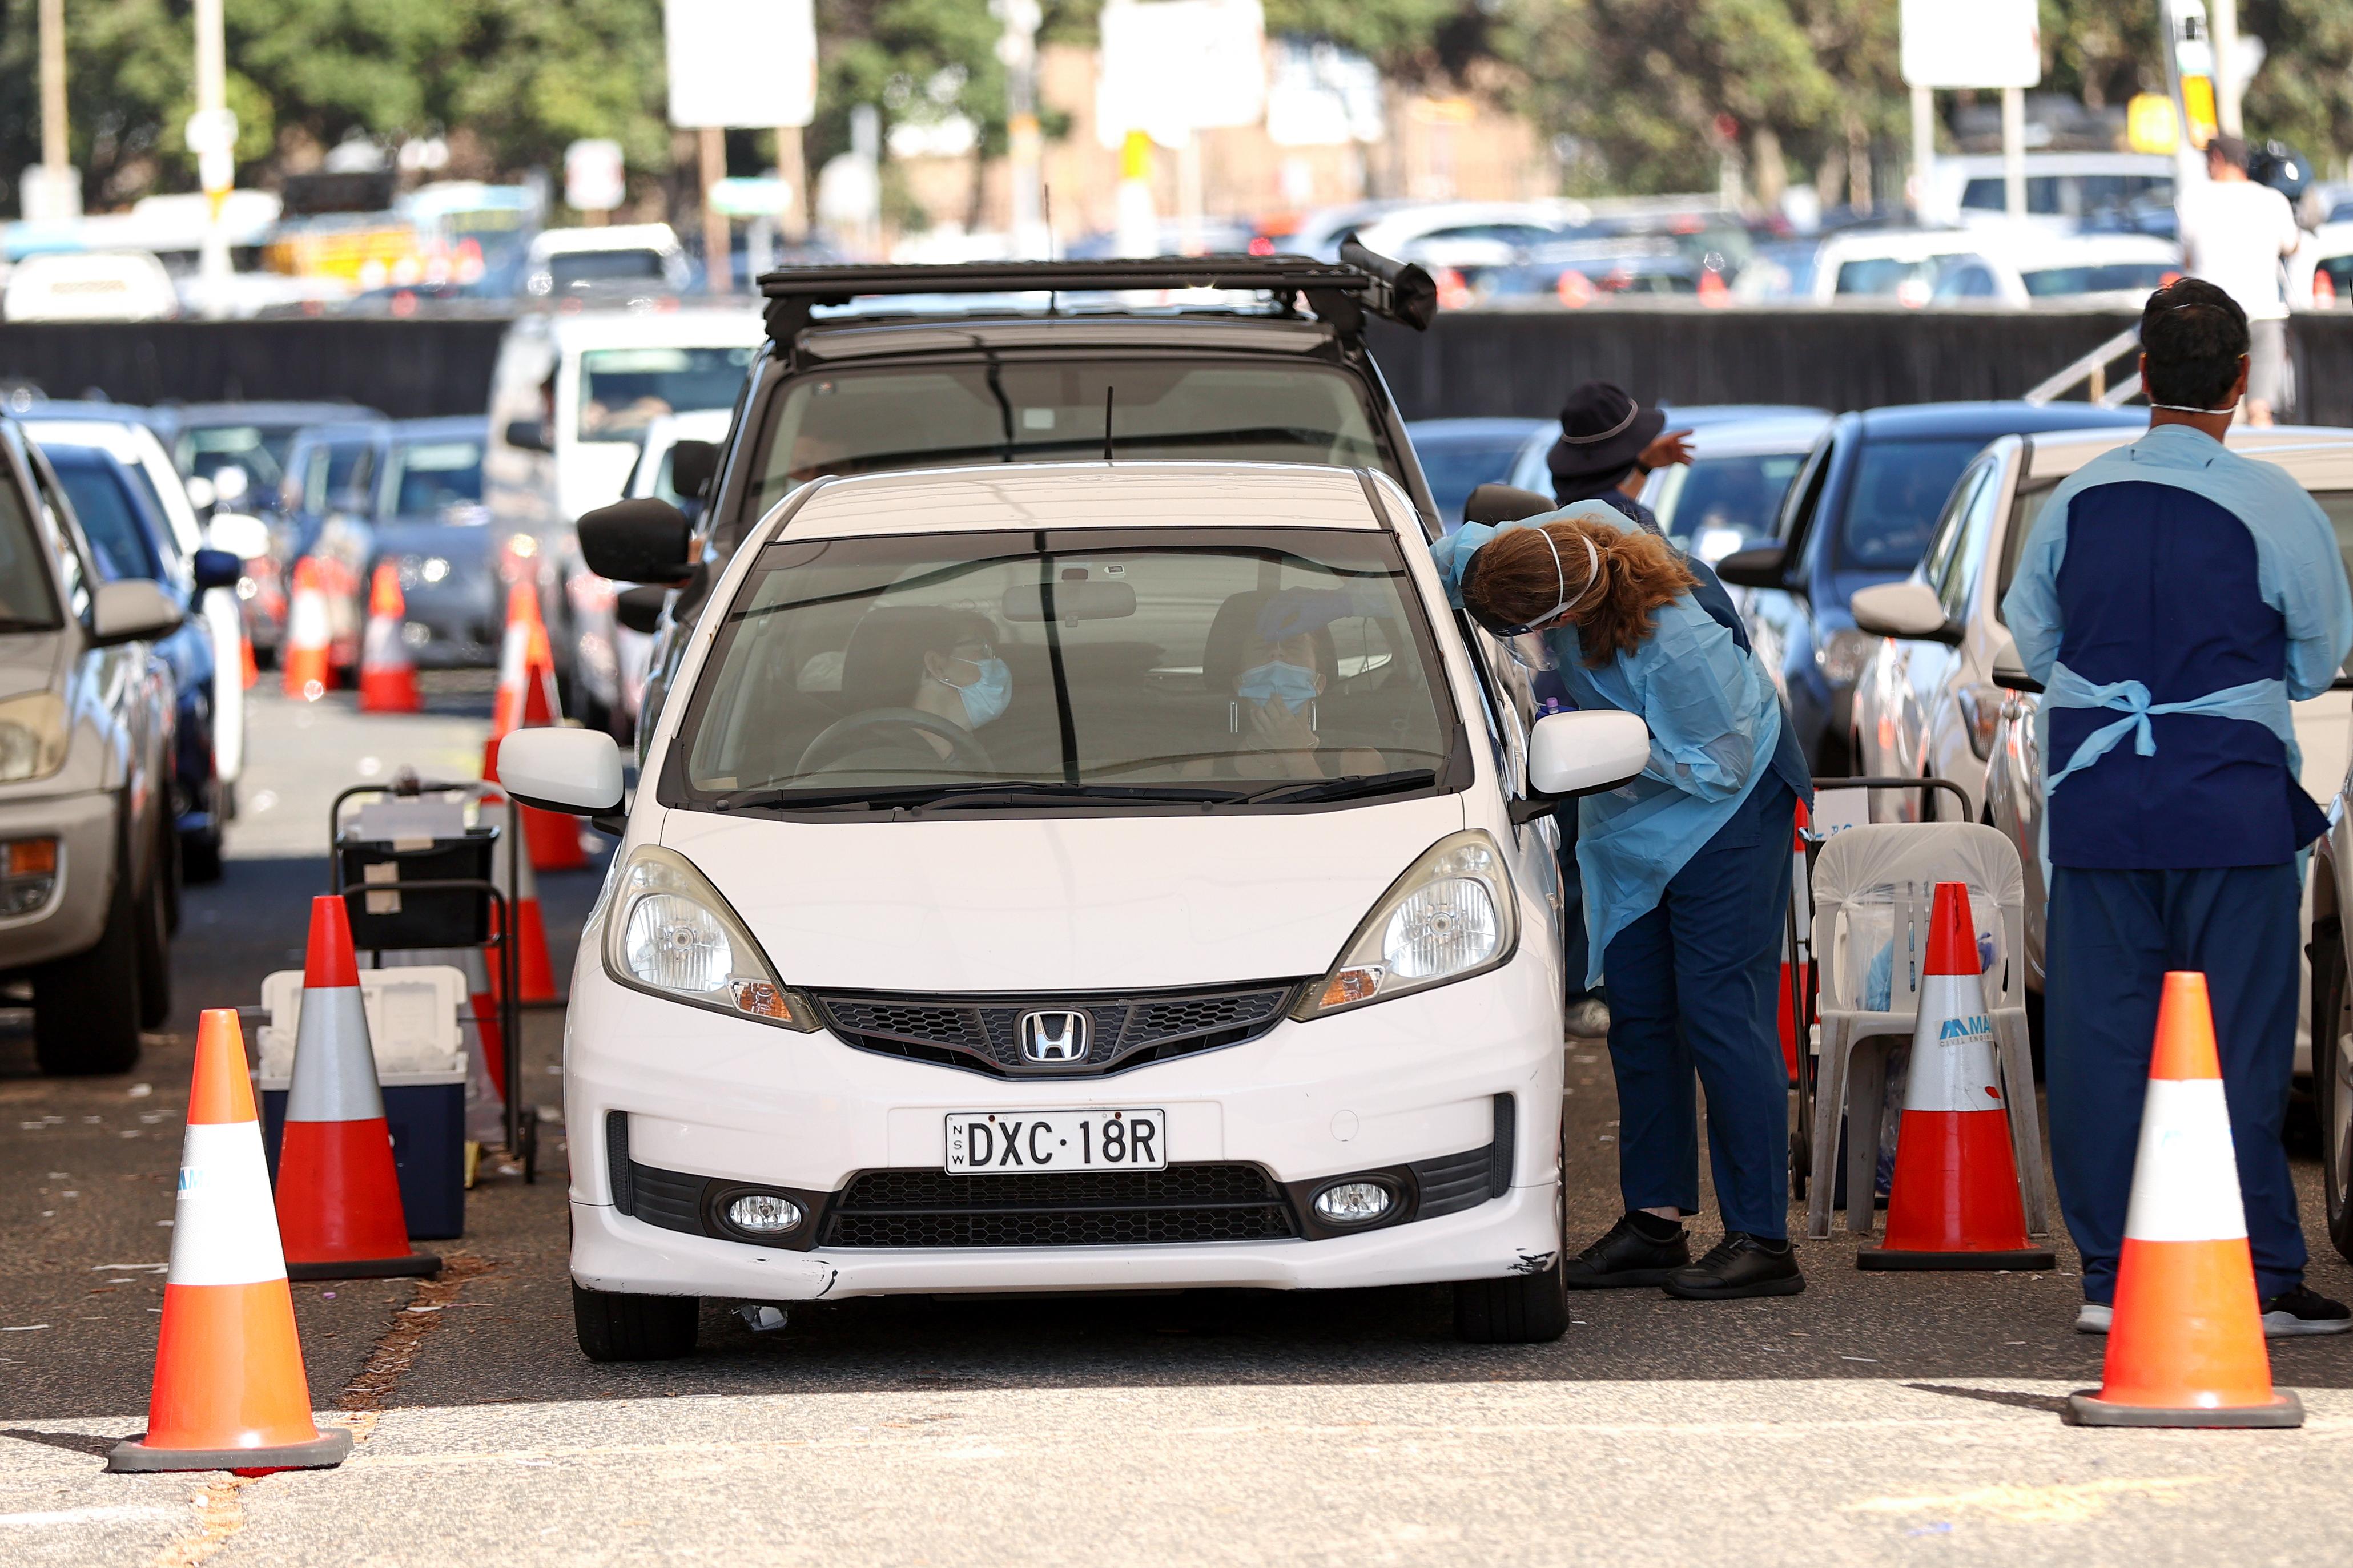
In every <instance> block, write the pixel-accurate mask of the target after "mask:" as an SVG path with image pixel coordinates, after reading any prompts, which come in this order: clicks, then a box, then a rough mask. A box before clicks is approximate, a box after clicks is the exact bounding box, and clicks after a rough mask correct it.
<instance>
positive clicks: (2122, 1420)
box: [2067, 1393, 2304, 1427]
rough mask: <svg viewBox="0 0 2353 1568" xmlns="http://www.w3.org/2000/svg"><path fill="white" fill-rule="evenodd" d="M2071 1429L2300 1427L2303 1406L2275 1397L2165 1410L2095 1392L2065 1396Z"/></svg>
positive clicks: (2291, 1396) (2285, 1396)
mask: <svg viewBox="0 0 2353 1568" xmlns="http://www.w3.org/2000/svg"><path fill="white" fill-rule="evenodd" d="M2067 1424H2068V1425H2069V1426H2208V1427H2233V1426H2237V1427H2245V1426H2272V1427H2277V1426H2303V1425H2304V1405H2303V1403H2302V1402H2301V1401H2300V1400H2298V1399H2297V1398H2296V1396H2295V1394H2273V1395H2272V1397H2271V1402H2270V1403H2269V1404H2266V1405H2222V1406H2220V1407H2214V1406H2203V1405H2200V1406H2186V1407H2176V1408H2170V1409H2168V1408H2167V1407H2166V1406H2163V1405H2112V1404H2110V1403H2109V1402H2108V1401H2106V1400H2105V1399H2102V1398H2101V1397H2100V1396H2099V1395H2098V1394H2096V1393H2084V1394H2069V1395H2068V1396H2067Z"/></svg>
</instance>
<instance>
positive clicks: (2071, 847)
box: [2002, 278, 2353, 1336]
mask: <svg viewBox="0 0 2353 1568" xmlns="http://www.w3.org/2000/svg"><path fill="white" fill-rule="evenodd" d="M2140 343H2141V374H2142V377H2143V384H2144V385H2145V386H2146V387H2147V393H2148V397H2149V403H2150V406H2151V412H2150V416H2149V429H2148V434H2147V435H2146V436H2144V437H2141V438H2140V439H2139V440H2137V441H2136V442H2134V443H2133V444H2132V445H2130V446H2128V447H2118V448H2116V450H2114V451H2111V452H2106V453H2103V454H2102V455H2101V456H2099V457H2097V458H2093V459H2092V460H2091V461H2090V462H2088V463H2086V464H2084V466H2083V467H2082V468H2078V469H2077V470H2076V471H2075V472H2074V473H2073V475H2072V476H2071V477H2069V478H2068V479H2066V480H2065V482H2063V483H2062V484H2061V485H2060V486H2059V488H2058V489H2055V490H2053V491H2052V496H2051V500H2050V501H2049V502H2048V503H2047V504H2046V505H2045V506H2044V507H2043V510H2042V516H2041V517H2040V518H2039V519H2037V520H2036V522H2035V525H2034V529H2033V531H2032V532H2031V533H2030V534H2029V535H2028V536H2027V539H2026V542H2025V545H2024V548H2023V549H2022V551H2021V553H2020V556H2019V563H2018V572H2017V576H2016V578H2015V580H2014V582H2013V584H2012V586H2011V588H2010V594H2009V595H2008V596H2007V597H2006V598H2004V599H2003V600H2002V615H2003V617H2004V618H2005V619H2006V620H2007V621H2008V622H2009V625H2010V633H2011V635H2012V636H2013V637H2016V639H2017V641H2018V652H2019V657H2020V658H2021V660H2022V661H2023V663H2024V664H2025V666H2026V669H2027V672H2028V673H2029V674H2030V675H2031V676H2033V677H2034V678H2035V679H2038V680H2040V681H2042V682H2043V683H2044V686H2045V688H2046V689H2045V691H2044V693H2043V696H2042V701H2041V704H2040V707H2039V709H2038V710H2037V714H2036V724H2037V726H2038V728H2039V733H2040V737H2041V740H2042V765H2043V768H2044V770H2045V773H2046V778H2045V781H2044V785H2043V788H2044V790H2045V792H2046V800H2047V804H2046V805H2045V806H2044V808H2043V825H2044V833H2045V836H2046V840H2047V842H2046V845H2045V852H2046V858H2047V859H2048V861H2049V865H2050V880H2051V907H2050V914H2049V918H2048V921H2047V922H2046V928H2045V929H2046V931H2047V933H2048V934H2047V936H2046V939H2045V942H2044V946H2045V949H2046V953H2045V963H2044V968H2045V970H2046V971H2047V973H2048V976H2049V977H2048V979H2047V980H2046V981H2045V982H2044V991H2043V1003H2044V1015H2043V1017H2044V1029H2045V1056H2046V1058H2047V1062H2048V1068H2047V1079H2048V1087H2049V1089H2050V1099H2051V1165H2052V1173H2053V1174H2054V1175H2055V1176H2056V1177H2057V1179H2058V1187H2059V1205H2060V1208H2061V1210H2062V1211H2063V1213H2064V1214H2065V1215H2066V1216H2067V1229H2068V1231H2069V1232H2070V1234H2072V1235H2073V1237H2074V1238H2075V1245H2076V1246H2077V1247H2079V1248H2081V1249H2082V1252H2083V1255H2084V1306H2083V1308H2082V1309H2081V1310H2080V1312H2079V1313H2078V1315H2077V1318H2076V1321H2075V1326H2076V1327H2077V1328H2079V1329H2082V1330H2084V1331H2085V1332H2088V1333H2105V1332H2106V1331H2107V1327H2108V1319H2109V1315H2110V1308H2111V1304H2112V1303H2113V1301H2114V1300H2115V1297H2116V1259H2117V1257H2118V1255H2119V1254H2120V1253H2121V1252H2122V1251H2123V1249H2124V1234H2125V1213H2126V1207H2127V1205H2129V1203H2130V1201H2131V1197H2132V1182H2133V1162H2134V1158H2135V1154H2136V1152H2137V1148H2138V1145H2139V1140H2140V1120H2141V1102H2142V1098H2143V1096H2144V1094H2145V1092H2146V1090H2147V1079H2148V1061H2149V1052H2150V1049H2151V1044H2152V1041H2153V1040H2154V1038H2155V1036H2156V1029H2157V1007H2158V994H2159V990H2160V988H2161V986H2162V984H2163V981H2164V977H2165V973H2166V971H2168V970H2171V969H2183V970H2193V969H2194V970H2201V971H2203V972H2204V973H2205V975H2206V984H2207V989H2208V992H2209V994H2211V997H2212V999H2213V1005H2214V1034H2215V1040H2216V1044H2217V1045H2219V1046H2220V1047H2221V1059H2222V1085H2223V1094H2224V1097H2225V1099H2226V1100H2228V1102H2229V1105H2230V1113H2231V1142H2232V1149H2233V1151H2234V1152H2235V1153H2236V1155H2237V1161H2238V1167H2239V1194H2240V1198H2241V1201H2242V1204H2243V1205H2244V1206H2245V1210H2246V1218H2247V1240H2248V1245H2249V1247H2250V1248H2251V1250H2252V1251H2253V1255H2254V1264H2255V1292H2256V1295H2257V1297H2258V1298H2259V1299H2260V1300H2262V1303H2263V1326H2264V1331H2266V1332H2267V1333H2270V1334H2273V1335H2274V1336H2278V1335H2284V1334H2315V1333H2337V1332H2341V1331H2344V1330H2346V1329H2347V1328H2353V1315H2348V1312H2347V1311H2346V1309H2345V1308H2344V1307H2342V1306H2340V1305H2338V1304H2337V1302H2335V1301H2331V1300H2327V1299H2326V1298H2323V1297H2321V1296H2317V1295H2316V1294H2314V1293H2313V1292H2312V1291H2310V1290H2308V1289H2305V1285H2304V1266H2305V1247H2304V1231H2303V1227H2302V1226H2301V1225H2299V1224H2298V1222H2297V1218H2296V1203H2295V1184H2294V1183H2293V1182H2292V1181H2291V1179H2290V1177H2289V1174H2288V1165H2287V1153H2286V1151H2285V1150H2284V1148H2283V1147H2282V1146H2281V1142H2280V1129H2281V1125H2282V1123H2283V1122H2284V1121H2285V1119H2286V1115H2287V1101H2288V1080H2289V1074H2290V1073H2291V1071H2292V1070H2293V1068H2294V1066H2295V1017H2296V988H2297V985H2298V984H2299V975H2298V969H2297V963H2296V957H2297V953H2298V952H2299V951H2300V949H2301V947H2302V943H2303V937H2302V933H2301V932H2300V931H2299V930H2298V929H2297V927H2298V915H2299V909H2300V903H2301V893H2302V884H2301V873H2302V867H2301V865H2300V859H2299V858H2300V855H2301V852H2302V851H2303V850H2304V849H2305V848H2306V847H2307V846H2309V845H2310V844H2311V843H2312V841H2313V840H2314V839H2315V838H2317V837H2319V836H2320V835H2321V833H2322V832H2323V831H2325V830H2326V828H2327V818H2326V817H2325V816H2323V814H2322V812H2321V809H2320V807H2319V806H2318V805H2315V804H2314V803H2313V800H2312V797H2311V796H2309V795H2306V794H2305V792H2304V789H2303V787H2302V785H2301V784H2299V783H2298V782H2297V773H2298V770H2299V768H2300V767H2301V765H2302V758H2301V756H2300V754H2299V752H2298V751H2297V749H2296V743H2295V727H2294V725H2293V723H2292V722H2291V721H2290V718H2289V714H2288V704H2289V702H2291V701H2299V700H2304V699H2306V698H2309V697H2317V696H2319V695H2320V694H2321V693H2322V692H2324V691H2326V690H2327V689H2328V687H2329V682H2330V680H2331V679H2332V678H2334V677H2335V675H2336V674H2337V668H2338V666H2339V665H2340V664H2341V663H2342V661H2343V660H2344V658H2345V655H2346V650H2347V648H2348V647H2353V595H2348V593H2347V590H2346V583H2345V566H2344V563H2343V561H2342V559H2341V558H2340V557H2339V555H2338V553H2337V537H2336V533H2335V531H2334V530H2333V529H2332V528H2331V527H2330V526H2329V521H2328V517H2327V514H2326V513H2325V512H2323V511H2322V510H2320V508H2319V506H2318V505H2317V504H2316V503H2315V502H2314V500H2312V498H2311V497H2310V496H2309V495H2307V494H2306V493H2305V491H2304V489H2303V488H2302V487H2301V486H2299V485H2298V484H2297V483H2296V482H2295V480H2294V479H2290V478H2289V477H2288V475H2287V473H2286V471H2285V470H2284V469H2282V468H2277V467H2275V466H2274V465H2273V464H2270V463H2262V462H2256V461H2253V460H2252V459H2249V458H2242V457H2240V456H2239V455H2237V454H2236V453H2233V452H2232V451H2230V450H2228V449H2227V448H2225V447H2223V445H2222V439H2221V438H2222V435H2223V433H2224V432H2225V431H2226V430H2227V429H2228V428H2229V427H2230V424H2231V416H2232V409H2233V408H2234V407H2235V406H2236V405H2237V404H2238V401H2239V399H2240V398H2241V397H2242V396H2243V395H2245V393H2246V389H2247V321H2246V317H2245V316H2244V314H2242V312H2241V310H2240V309H2239V307H2238V306H2237V305H2236V304H2235V303H2233V302H2232V299H2231V297H2230V296H2229V295H2228V294H2225V293H2224V292H2223V291H2222V290H2221V289H2218V288H2216V287H2214V286H2213V285H2212V284H2211V283H2208V282H2205V281H2203V280H2201V279H2194V278H2188V279H2181V280H2179V281H2178V282H2175V283H2173V284H2170V285H2168V287H2166V288H2164V289H2158V291H2157V292H2156V293H2155V294H2152V295H2150V296H2149V300H2148V304H2147V308H2146V309H2145V310H2143V312H2142V315H2141V328H2140ZM2314 1022H2315V1024H2316V1025H2318V1024H2319V1023H2320V1022H2321V1021H2320V1020H2318V1019H2316V1020H2314ZM2317 1032H2318V1030H2317V1029H2316V1033H2317Z"/></svg>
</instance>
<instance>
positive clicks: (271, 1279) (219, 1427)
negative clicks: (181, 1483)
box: [106, 1007, 352, 1474]
mask: <svg viewBox="0 0 2353 1568" xmlns="http://www.w3.org/2000/svg"><path fill="white" fill-rule="evenodd" d="M175 1215H176V1217H175V1218H174V1220H173V1228H172V1268H171V1273H170V1274H169V1275H168V1276H167V1277H166V1279H165V1280H164V1319H163V1323H162V1326H161V1329H160V1331H159V1332H158V1334H157V1336H156V1342H155V1382H154V1386H153V1391H152V1392H151V1393H150V1394H149V1396H148V1402H147V1430H146V1431H145V1432H143V1433H142V1434H141V1435H140V1436H136V1437H133V1438H132V1439H131V1440H130V1441H129V1442H126V1443H121V1444H118V1445H116V1447H114V1449H113V1450H112V1451H111V1453H109V1454H108V1455H107V1458H106V1468H108V1469H110V1470H116V1471H122V1470H236V1471H238V1472H240V1473H243V1474H266V1473H268V1472H269V1471H271V1470H292V1469H315V1468H325V1467H327V1466H331V1465H339V1464H341V1463H343V1458H344V1457H345V1456H346V1455H348V1454H349V1453H350V1452H351V1451H352V1434H351V1431H350V1429H349V1428H347V1427H342V1426H331V1427H329V1428H328V1429H327V1430H326V1431H324V1432H322V1431H321V1430H319V1428H318V1426H317V1425H316V1424H315V1423H314V1422H313V1421H312V1420H311V1387H310V1382H309V1379H308V1378H307V1376H306V1375H305V1374H304V1372H303V1369H302V1343H301V1338H300V1337H299V1336H298V1335H297V1333H296V1332H295V1328H294V1299H293V1296H292V1294H291V1293H290V1291H289V1290H288V1289H287V1285H286V1262H285V1258H284V1255H283V1254H282V1253H280V1250H279V1246H278V1216H277V1214H276V1212H275V1211H274V1210H273V1209H272V1207H271V1205H270V1200H269V1166H268V1164H267V1163H265V1162H264V1160H263V1159H262V1153H261V1123H260V1121H259V1119H258V1118H257V1117H256V1116H255V1115H254V1108H253V1085H252V1082H251V1081H250V1080H249V1079H248V1078H247V1077H246V1061H245V1039H244V1035H243V1032H242V1031H241V1030H239V1029H238V1027H237V1010H236V1009H235V1008H233V1007H216V1008H213V1009H211V1010H209V1011H207V1012H206V1014H205V1015H204V1016H203V1018H202V1019H201V1021H200V1022H199V1023H198V1025H197V1027H196V1069H195V1078H194V1079H193V1082H192V1084H191V1087H190V1089H189V1090H188V1125H187V1131H186V1132H185V1134H184V1136H183V1141H182V1144H181V1154H180V1197H179V1203H178V1205H176V1210H175Z"/></svg>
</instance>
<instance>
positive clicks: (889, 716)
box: [793, 708, 996, 773]
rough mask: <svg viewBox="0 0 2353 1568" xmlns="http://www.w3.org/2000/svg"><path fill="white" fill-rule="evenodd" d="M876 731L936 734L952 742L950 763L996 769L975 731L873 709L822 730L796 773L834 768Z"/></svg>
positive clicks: (918, 714) (917, 712)
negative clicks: (914, 731)
mask: <svg viewBox="0 0 2353 1568" xmlns="http://www.w3.org/2000/svg"><path fill="white" fill-rule="evenodd" d="M876 730H916V731H922V732H923V734H926V735H936V736H938V737H939V738H940V739H941V740H943V741H945V742H947V743H948V747H949V751H948V760H949V761H950V762H953V763H957V764H958V765H960V766H962V767H965V768H968V769H970V770H971V771H972V772H974V773H989V772H992V771H994V769H995V767H996V763H993V762H992V761H991V760H990V758H989V755H988V752H987V751H986V750H984V749H983V748H982V746H981V743H980V742H979V741H977V740H976V739H975V738H974V736H973V733H972V731H969V730H966V729H965V728H964V727H963V726H961V725H957V724H951V723H949V722H948V721H946V720H944V719H942V718H940V717H938V716H937V715H936V714H932V713H926V712H924V711H923V710H922V709H920V708H872V709H869V710H867V711H865V712H863V713H853V714H851V715H850V716H849V718H847V719H841V720H837V721H835V722H833V723H831V724H828V725H827V726H826V727H825V728H824V729H823V730H821V731H818V736H817V739H815V740H813V741H811V742H809V743H808V745H807V747H806V748H804V749H803V750H802V752H801V760H800V762H799V763H797V764H796V765H795V766H794V769H793V772H794V773H816V772H818V771H819V770H821V769H823V768H826V767H828V766H830V765H831V764H833V763H836V762H838V761H839V760H840V759H841V758H843V757H846V756H848V755H849V753H850V752H855V751H857V750H858V749H859V748H860V746H861V745H864V744H866V743H867V736H868V733H869V731H876ZM925 749H926V750H929V748H928V747H926V748H925Z"/></svg>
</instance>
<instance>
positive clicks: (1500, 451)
mask: <svg viewBox="0 0 2353 1568" xmlns="http://www.w3.org/2000/svg"><path fill="white" fill-rule="evenodd" d="M1405 433H1406V435H1407V437H1409V439H1411V441H1412V442H1413V451H1414V456H1415V457H1417V458H1419V459H1421V472H1422V476H1423V477H1424V478H1425V479H1429V481H1430V499H1431V500H1434V501H1436V502H1437V503H1438V515H1439V518H1440V521H1442V522H1444V524H1445V525H1446V527H1447V529H1448V531H1452V530H1454V529H1457V528H1460V527H1461V526H1462V503H1463V502H1464V501H1466V500H1470V499H1471V492H1472V490H1475V489H1478V488H1479V487H1480V486H1481V485H1485V484H1502V483H1504V481H1505V480H1507V479H1510V478H1511V475H1512V470H1513V469H1514V468H1516V467H1518V465H1519V460H1520V454H1521V452H1522V451H1523V450H1525V448H1526V447H1527V446H1528V444H1529V443H1530V442H1532V441H1536V440H1539V439H1541V440H1542V441H1543V443H1544V444H1545V446H1546V447H1550V446H1551V445H1552V443H1553V440H1554V438H1555V437H1557V436H1558V435H1559V434H1560V422H1559V421H1558V420H1556V419H1417V420H1415V421H1413V422H1412V423H1410V424H1409V425H1408V426H1406V427H1405ZM1547 493H1548V492H1547Z"/></svg>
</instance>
